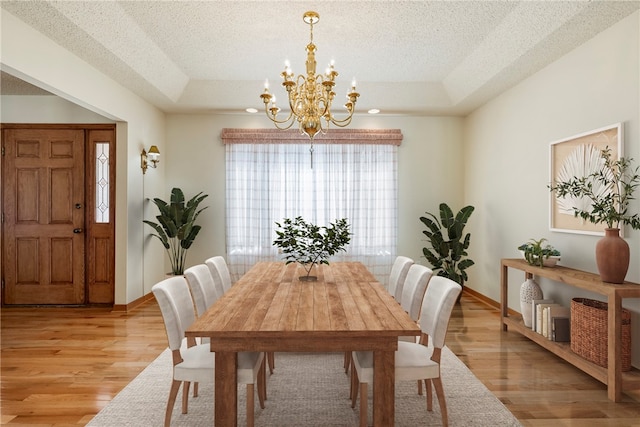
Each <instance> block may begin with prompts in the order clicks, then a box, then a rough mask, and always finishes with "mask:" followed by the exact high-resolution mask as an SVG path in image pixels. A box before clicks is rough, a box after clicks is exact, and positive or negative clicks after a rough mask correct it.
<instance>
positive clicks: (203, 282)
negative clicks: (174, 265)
mask: <svg viewBox="0 0 640 427" xmlns="http://www.w3.org/2000/svg"><path fill="white" fill-rule="evenodd" d="M184 277H186V279H187V283H189V288H190V289H191V295H192V296H193V300H194V302H195V303H196V310H197V311H198V316H202V315H203V314H204V312H205V311H207V309H208V308H209V307H211V306H212V305H213V303H214V302H216V301H218V298H220V297H221V296H222V294H218V292H219V291H218V289H217V288H216V284H215V282H214V281H213V276H212V275H211V271H210V270H209V267H207V266H206V265H205V264H198V265H194V266H193V267H189V268H187V269H186V270H185V271H184Z"/></svg>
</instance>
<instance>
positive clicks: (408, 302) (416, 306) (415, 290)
mask: <svg viewBox="0 0 640 427" xmlns="http://www.w3.org/2000/svg"><path fill="white" fill-rule="evenodd" d="M432 275H433V271H431V269H430V268H428V267H425V266H424V265H420V264H413V265H412V266H411V267H409V271H408V272H407V278H406V280H405V281H404V286H403V288H402V298H401V299H400V305H401V306H402V308H404V309H405V311H406V312H407V313H409V317H411V319H413V320H416V321H417V320H418V317H419V316H420V306H421V305H422V299H423V297H424V293H425V289H427V284H428V283H429V279H431V276H432Z"/></svg>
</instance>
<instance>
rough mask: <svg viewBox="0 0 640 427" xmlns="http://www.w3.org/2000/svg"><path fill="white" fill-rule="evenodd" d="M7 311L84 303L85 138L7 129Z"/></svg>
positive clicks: (77, 132)
mask: <svg viewBox="0 0 640 427" xmlns="http://www.w3.org/2000/svg"><path fill="white" fill-rule="evenodd" d="M3 142H4V145H3V149H4V159H3V160H4V162H3V181H4V182H3V234H4V235H3V246H4V247H3V252H4V253H3V269H4V272H3V280H4V300H3V302H4V304H84V303H85V302H86V301H85V252H86V251H85V245H86V240H85V213H86V212H85V131H84V130H82V129H73V128H71V129H38V128H25V129H4V130H3Z"/></svg>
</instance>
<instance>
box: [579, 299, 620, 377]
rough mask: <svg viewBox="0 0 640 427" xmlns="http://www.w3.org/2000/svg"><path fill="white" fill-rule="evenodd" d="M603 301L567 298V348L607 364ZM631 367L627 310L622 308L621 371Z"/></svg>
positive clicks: (595, 361) (604, 364) (605, 312)
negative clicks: (568, 345) (568, 324)
mask: <svg viewBox="0 0 640 427" xmlns="http://www.w3.org/2000/svg"><path fill="white" fill-rule="evenodd" d="M607 324H608V314H607V303H606V302H602V301H596V300H592V299H588V298H573V299H572V300H571V350H572V351H573V352H574V353H576V354H579V355H580V356H582V357H584V358H585V359H587V360H589V361H591V362H593V363H595V364H596V365H599V366H602V367H604V368H606V367H608V363H607V356H608V354H609V353H608V340H607V337H608V333H607V331H608V330H609V329H608V327H607ZM629 370H631V313H629V310H626V309H622V371H629Z"/></svg>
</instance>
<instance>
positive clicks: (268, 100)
mask: <svg viewBox="0 0 640 427" xmlns="http://www.w3.org/2000/svg"><path fill="white" fill-rule="evenodd" d="M302 20H303V21H304V22H306V23H307V24H309V27H310V41H309V44H308V45H307V61H306V66H307V75H306V76H304V75H302V74H300V75H298V76H297V77H296V78H295V79H294V77H293V71H291V68H290V67H289V64H288V63H285V68H284V71H283V72H282V73H281V74H280V75H281V76H282V79H283V82H282V86H284V88H285V89H286V90H287V94H288V97H289V108H290V113H289V116H288V117H287V118H286V119H281V118H279V117H278V113H279V112H280V108H278V107H277V106H276V97H275V96H273V95H272V94H271V93H270V92H269V81H268V80H267V81H266V82H265V85H264V86H265V87H264V92H263V93H262V94H261V95H260V98H262V101H263V102H264V108H265V112H266V114H267V117H269V119H270V120H272V121H273V123H274V124H275V125H276V127H277V128H278V129H282V130H285V129H289V128H290V127H291V126H293V124H294V123H295V122H296V121H297V122H298V126H299V128H300V132H301V133H303V134H306V135H307V136H308V137H309V139H310V140H311V142H312V143H313V137H314V136H316V135H317V134H318V132H320V133H323V134H324V133H326V132H327V129H329V125H330V124H331V123H333V124H334V125H336V126H339V127H345V126H347V125H349V123H351V118H352V117H353V112H354V110H355V107H356V101H357V99H358V97H359V96H360V94H359V93H358V92H356V83H355V80H354V81H352V82H351V89H350V90H349V92H348V93H347V102H346V104H344V106H345V108H346V109H347V113H348V115H347V117H346V118H344V119H342V120H339V119H337V118H335V117H334V116H333V113H332V111H331V102H332V101H333V98H334V97H335V95H336V94H335V92H334V91H333V87H334V86H335V84H336V83H335V79H336V76H337V75H338V72H337V71H336V70H335V69H334V68H333V62H332V63H331V64H330V65H329V68H327V70H326V72H325V74H324V75H322V74H316V56H315V52H316V45H315V44H313V24H316V23H317V22H318V21H319V20H320V15H319V14H318V13H317V12H313V11H309V12H306V13H305V14H304V15H303V16H302ZM312 150H313V145H312Z"/></svg>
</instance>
